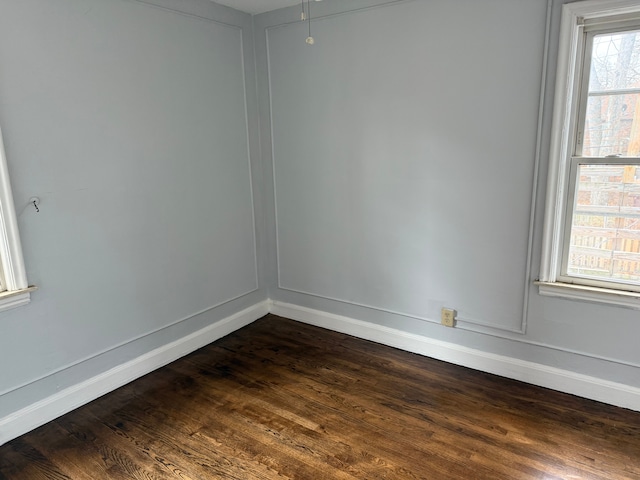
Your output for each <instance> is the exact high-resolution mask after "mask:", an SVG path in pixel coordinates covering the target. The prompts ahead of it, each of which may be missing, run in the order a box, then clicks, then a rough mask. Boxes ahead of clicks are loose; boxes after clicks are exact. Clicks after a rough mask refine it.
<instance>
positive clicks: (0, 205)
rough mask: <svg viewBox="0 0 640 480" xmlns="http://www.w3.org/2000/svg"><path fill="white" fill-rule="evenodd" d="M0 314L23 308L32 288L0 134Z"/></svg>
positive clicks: (0, 134)
mask: <svg viewBox="0 0 640 480" xmlns="http://www.w3.org/2000/svg"><path fill="white" fill-rule="evenodd" d="M0 275H1V276H2V278H1V280H2V285H3V286H4V287H5V288H4V290H3V291H0V311H3V310H8V309H10V308H15V307H19V306H21V305H26V304H27V303H29V301H30V300H31V294H30V292H32V291H33V290H35V287H33V286H29V283H28V281H27V272H26V269H25V267H24V259H23V256H22V245H21V243H20V234H19V232H18V222H17V217H16V210H15V206H14V203H13V194H12V191H11V183H10V182H9V170H8V168H7V157H6V154H5V150H4V142H3V138H2V131H1V130H0Z"/></svg>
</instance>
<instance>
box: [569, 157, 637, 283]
mask: <svg viewBox="0 0 640 480" xmlns="http://www.w3.org/2000/svg"><path fill="white" fill-rule="evenodd" d="M583 165H634V166H636V167H638V168H640V157H624V158H617V157H600V158H593V157H577V156H574V157H572V158H571V164H570V173H569V188H568V194H569V198H568V201H567V207H566V212H565V218H566V221H565V223H564V227H565V228H564V233H563V242H562V243H563V244H562V257H561V264H560V272H559V274H558V276H557V280H558V281H560V282H563V283H574V284H579V285H589V286H593V287H598V288H607V289H620V290H626V291H632V292H640V281H626V280H624V279H612V278H606V277H598V276H597V275H587V274H583V275H580V274H577V273H569V258H570V249H571V238H572V235H571V233H572V230H573V218H574V215H578V214H580V213H579V212H576V211H577V208H576V206H577V200H578V199H577V194H578V191H579V182H580V179H579V175H580V166H583ZM599 213H601V214H602V215H603V216H605V217H606V216H616V217H625V216H629V214H625V213H620V212H616V213H615V214H614V213H613V212H611V213H609V212H605V211H603V212H599ZM583 214H584V213H583ZM635 215H638V214H635ZM635 215H633V216H635ZM638 216H639V217H640V215H638ZM638 234H639V236H640V230H639V231H638ZM604 251H606V250H604ZM611 252H612V255H614V254H615V252H616V251H615V250H612V251H611Z"/></svg>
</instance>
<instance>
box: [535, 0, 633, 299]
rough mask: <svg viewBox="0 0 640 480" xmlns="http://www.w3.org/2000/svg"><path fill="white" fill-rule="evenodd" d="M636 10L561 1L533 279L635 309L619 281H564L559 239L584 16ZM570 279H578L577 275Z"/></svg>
mask: <svg viewBox="0 0 640 480" xmlns="http://www.w3.org/2000/svg"><path fill="white" fill-rule="evenodd" d="M638 13H640V0H585V1H579V2H575V3H569V4H565V5H563V7H562V19H561V25H560V43H559V49H558V67H557V71H556V86H555V98H554V110H553V119H552V133H551V149H550V156H549V174H548V175H549V176H548V180H547V198H546V208H545V217H544V227H543V243H542V261H541V267H540V279H539V280H538V281H536V284H537V285H538V286H539V292H540V294H541V295H549V296H556V297H564V298H571V299H574V300H584V301H592V302H599V303H606V304H613V305H619V306H624V307H630V308H636V309H640V292H634V291H628V290H624V285H620V288H617V287H613V288H612V287H610V286H606V287H603V286H598V285H597V284H595V283H594V282H588V281H586V282H580V283H569V282H567V281H566V277H564V278H563V277H562V276H561V271H562V270H561V268H562V262H563V258H564V257H563V249H564V239H565V238H566V235H568V233H567V228H568V224H569V222H570V221H571V218H570V213H568V210H569V209H568V208H567V203H568V202H569V201H570V199H571V198H573V195H572V194H571V191H570V189H571V188H572V185H573V183H574V182H573V181H572V180H571V172H570V169H571V166H572V153H573V148H574V143H575V138H576V134H577V129H578V127H579V119H578V116H579V114H580V98H579V95H580V89H581V84H580V83H581V81H582V71H583V68H582V61H583V57H584V51H583V49H584V41H583V38H584V30H583V29H584V21H585V20H595V19H599V20H606V19H608V18H611V19H612V20H613V17H614V16H619V15H630V14H638ZM628 160H631V159H628ZM574 163H575V161H574ZM574 280H576V281H578V282H579V280H578V279H574Z"/></svg>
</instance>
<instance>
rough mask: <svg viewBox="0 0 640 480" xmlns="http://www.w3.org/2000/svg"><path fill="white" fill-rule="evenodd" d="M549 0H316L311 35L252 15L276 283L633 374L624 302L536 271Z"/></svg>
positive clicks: (285, 19)
mask: <svg viewBox="0 0 640 480" xmlns="http://www.w3.org/2000/svg"><path fill="white" fill-rule="evenodd" d="M561 3H562V2H561V1H552V2H548V1H547V0H517V1H513V0H481V1H478V0H455V1H451V0H408V1H395V2H393V1H386V2H385V1H375V0H354V1H353V2H348V3H347V2H331V1H328V2H323V3H322V4H317V5H316V4H314V7H315V8H314V12H315V20H314V21H313V22H312V34H313V36H314V37H315V45H313V46H312V47H310V46H308V45H306V44H305V38H306V36H307V32H306V26H304V25H302V24H301V23H300V22H296V15H298V14H299V13H298V12H297V10H296V9H288V10H282V11H278V12H272V13H269V14H264V15H261V16H258V17H256V20H255V25H256V30H255V35H256V40H257V44H256V53H257V61H258V73H259V93H260V108H261V119H262V121H261V128H262V141H263V155H264V157H265V162H266V164H267V165H268V166H269V168H270V169H271V170H272V173H273V179H274V181H273V187H272V189H271V190H270V191H269V193H268V196H269V198H271V200H272V202H273V205H274V208H273V211H272V212H271V213H270V215H271V219H272V222H273V227H272V229H271V231H270V235H271V237H270V238H271V242H272V246H273V248H272V252H273V255H272V257H271V259H270V268H271V269H272V270H271V271H274V272H275V275H274V277H273V282H272V283H271V285H270V296H271V298H273V299H275V300H279V301H283V302H288V303H291V304H295V305H300V306H304V307H309V308H314V309H318V310H321V311H326V312H330V313H336V314H340V315H345V316H348V317H351V318H356V319H363V320H367V321H371V322H375V323H379V324H381V325H385V326H390V327H394V328H397V329H401V330H404V331H407V332H411V333H417V334H420V335H425V336H427V337H430V338H435V339H441V340H445V341H448V342H453V343H456V344H459V345H464V346H468V347H472V348H477V349H479V350H483V351H487V352H492V353H496V354H501V355H506V356H509V357H513V358H518V359H522V360H528V361H532V362H537V363H541V364H544V365H549V366H553V367H558V368H563V369H567V370H570V371H573V372H576V373H583V374H587V375H592V376H595V377H599V378H603V379H608V380H613V381H617V382H621V383H625V384H628V385H632V386H640V350H639V349H638V348H637V338H639V336H640V321H639V320H640V317H639V313H638V312H637V311H634V310H629V309H624V308H617V307H611V306H602V305H595V304H589V303H580V302H575V301H570V300H562V299H551V298H544V297H540V296H539V295H538V292H537V288H536V287H535V286H534V285H533V284H532V282H533V280H535V278H536V277H537V275H538V270H539V263H540V244H541V235H542V221H541V220H542V214H543V210H544V190H545V187H546V165H547V161H548V150H549V135H550V130H551V123H550V118H551V110H552V99H553V87H554V73H555V63H556V59H557V53H556V52H557V46H558V36H559V19H560V9H561ZM443 306H446V307H450V308H455V309H456V310H457V311H458V318H459V322H458V326H457V328H456V329H447V328H446V327H442V326H440V325H439V318H440V308H441V307H443Z"/></svg>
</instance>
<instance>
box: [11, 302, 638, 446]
mask: <svg viewBox="0 0 640 480" xmlns="http://www.w3.org/2000/svg"><path fill="white" fill-rule="evenodd" d="M270 312H271V313H274V314H276V315H281V316H283V317H287V318H291V319H293V320H297V321H300V322H303V323H308V324H310V325H316V326H318V327H322V328H327V329H329V330H334V331H336V332H341V333H346V334H348V335H353V336H354V337H358V338H363V339H365V340H371V341H373V342H377V343H381V344H383V345H388V346H391V347H395V348H399V349H402V350H406V351H408V352H413V353H417V354H420V355H424V356H427V357H431V358H436V359H438V360H443V361H446V362H449V363H453V364H456V365H462V366H465V367H469V368H473V369H475V370H480V371H483V372H488V373H493V374H496V375H500V376H503V377H507V378H512V379H515V380H520V381H523V382H527V383H531V384H533V385H539V386H542V387H547V388H551V389H553V390H557V391H560V392H565V393H570V394H573V395H578V396H580V397H584V398H589V399H592V400H597V401H600V402H604V403H608V404H611V405H616V406H619V407H624V408H628V409H631V410H636V411H640V388H635V387H631V386H629V385H624V384H621V383H616V382H610V381H607V380H602V379H600V378H596V377H591V376H588V375H582V374H578V373H574V372H571V371H568V370H562V369H559V368H554V367H548V366H546V365H541V364H539V363H533V362H527V361H523V360H518V359H514V358H511V357H506V356H502V355H496V354H493V353H487V352H483V351H481V350H475V349H472V348H467V347H462V346H460V345H456V344H453V343H449V342H443V341H440V340H434V339H431V338H428V337H423V336H420V335H416V334H412V333H407V332H404V331H402V330H397V329H393V328H389V327H384V326H381V325H377V324H374V323H370V322H364V321H361V320H355V319H353V318H349V317H344V316H340V315H334V314H331V313H326V312H322V311H320V310H313V309H310V308H306V307H300V306H297V305H292V304H287V303H282V302H271V301H270V300H265V301H263V302H260V303H258V304H256V305H254V306H252V307H249V308H247V309H245V310H243V311H241V312H238V313H236V314H234V315H231V316H230V317H227V318H225V319H223V320H220V321H218V322H216V323H214V324H213V325H210V326H208V327H205V328H203V329H201V330H199V331H197V332H194V333H192V334H190V335H187V336H186V337H183V338H181V339H178V340H176V341H174V342H171V343H169V344H167V345H164V346H162V347H160V348H157V349H155V350H153V351H151V352H148V353H146V354H144V355H141V356H140V357H137V358H135V359H133V360H131V361H128V362H126V363H123V364H122V365H119V366H117V367H114V368H112V369H111V370H108V371H106V372H104V373H101V374H99V375H96V376H95V377H92V378H90V379H88V380H85V381H84V382H81V383H79V384H77V385H74V386H72V387H69V388H67V389H65V390H62V391H60V392H57V393H55V394H53V395H51V396H49V397H47V398H45V399H43V400H40V401H39V402H36V403H34V404H32V405H29V406H27V407H25V408H22V409H20V410H18V411H16V412H13V413H11V414H10V415H8V416H6V417H4V418H0V445H2V444H4V443H6V442H8V441H9V440H12V439H14V438H16V437H19V436H20V435H22V434H24V433H27V432H29V431H31V430H33V429H34V428H37V427H39V426H40V425H43V424H45V423H47V422H49V421H51V420H53V419H55V418H58V417H59V416H61V415H64V414H65V413H67V412H70V411H71V410H74V409H75V408H78V407H80V406H82V405H84V404H86V403H88V402H90V401H92V400H95V399H96V398H98V397H100V396H102V395H104V394H106V393H109V392H111V391H113V390H115V389H117V388H119V387H121V386H123V385H126V384H127V383H129V382H131V381H133V380H135V379H137V378H140V377H141V376H143V375H146V374H147V373H149V372H152V371H153V370H156V369H158V368H160V367H162V366H164V365H167V364H168V363H171V362H173V361H174V360H177V359H178V358H181V357H183V356H184V355H187V354H189V353H191V352H193V351H195V350H197V349H198V348H201V347H204V346H205V345H208V344H209V343H211V342H213V341H215V340H217V339H219V338H222V337H224V336H225V335H228V334H229V333H231V332H234V331H236V330H238V329H240V328H242V327H244V326H246V325H248V324H250V323H252V322H254V321H255V320H257V319H259V318H261V317H263V316H264V315H266V314H267V313H270Z"/></svg>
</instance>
